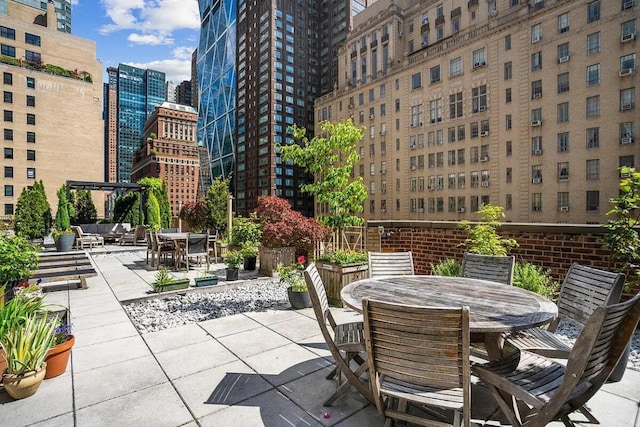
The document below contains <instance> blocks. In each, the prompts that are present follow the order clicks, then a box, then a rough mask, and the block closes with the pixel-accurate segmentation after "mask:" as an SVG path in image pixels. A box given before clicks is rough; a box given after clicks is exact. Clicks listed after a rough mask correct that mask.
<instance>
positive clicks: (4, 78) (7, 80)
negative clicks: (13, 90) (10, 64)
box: [2, 73, 13, 86]
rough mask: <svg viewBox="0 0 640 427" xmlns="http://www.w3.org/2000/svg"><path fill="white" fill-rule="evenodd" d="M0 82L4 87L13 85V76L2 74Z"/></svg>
mask: <svg viewBox="0 0 640 427" xmlns="http://www.w3.org/2000/svg"><path fill="white" fill-rule="evenodd" d="M2 81H3V83H4V84H5V85H9V86H11V85H12V84H13V74H11V73H2Z"/></svg>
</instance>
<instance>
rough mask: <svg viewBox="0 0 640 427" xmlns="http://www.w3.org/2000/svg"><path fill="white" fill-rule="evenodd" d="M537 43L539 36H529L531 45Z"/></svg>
mask: <svg viewBox="0 0 640 427" xmlns="http://www.w3.org/2000/svg"><path fill="white" fill-rule="evenodd" d="M539 41H540V36H539V35H538V34H535V35H533V36H531V43H538V42H539Z"/></svg>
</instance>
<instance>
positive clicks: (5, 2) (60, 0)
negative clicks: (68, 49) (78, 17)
mask: <svg viewBox="0 0 640 427" xmlns="http://www.w3.org/2000/svg"><path fill="white" fill-rule="evenodd" d="M12 3H15V4H19V5H20V6H19V7H21V8H22V9H23V10H27V9H24V7H23V6H28V7H30V8H32V9H39V11H40V12H39V13H40V14H44V13H46V12H47V10H48V8H49V3H51V4H52V5H53V7H54V9H55V12H54V13H55V15H56V16H55V19H56V22H55V27H53V26H52V27H50V28H55V29H57V30H58V31H62V32H64V33H71V0H55V1H54V0H0V15H7V13H8V10H9V9H10V8H12V7H13V5H12ZM33 12H34V11H28V12H27V14H33Z"/></svg>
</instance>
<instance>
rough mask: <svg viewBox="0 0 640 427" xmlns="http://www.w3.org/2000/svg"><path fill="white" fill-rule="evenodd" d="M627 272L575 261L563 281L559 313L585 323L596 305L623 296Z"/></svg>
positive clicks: (616, 299)
mask: <svg viewBox="0 0 640 427" xmlns="http://www.w3.org/2000/svg"><path fill="white" fill-rule="evenodd" d="M624 281H625V275H624V274H622V273H614V272H610V271H604V270H600V269H597V268H593V267H587V266H584V265H580V264H578V263H574V264H573V265H571V268H569V271H568V272H567V275H566V276H565V278H564V281H563V282H562V287H561V288H560V295H559V297H558V303H557V304H558V314H559V317H560V318H563V319H568V320H570V321H572V322H573V323H577V324H578V325H580V326H583V325H584V324H585V322H586V321H587V320H588V319H589V317H590V316H591V314H592V313H593V312H594V311H595V310H596V308H598V307H600V306H603V305H610V304H615V303H617V302H618V301H619V300H620V295H621V294H622V288H623V287H624Z"/></svg>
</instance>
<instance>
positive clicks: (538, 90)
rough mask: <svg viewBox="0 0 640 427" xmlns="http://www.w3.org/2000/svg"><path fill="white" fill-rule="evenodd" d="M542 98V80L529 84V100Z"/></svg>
mask: <svg viewBox="0 0 640 427" xmlns="http://www.w3.org/2000/svg"><path fill="white" fill-rule="evenodd" d="M541 97H542V80H536V81H533V82H531V98H532V99H536V98H541Z"/></svg>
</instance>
